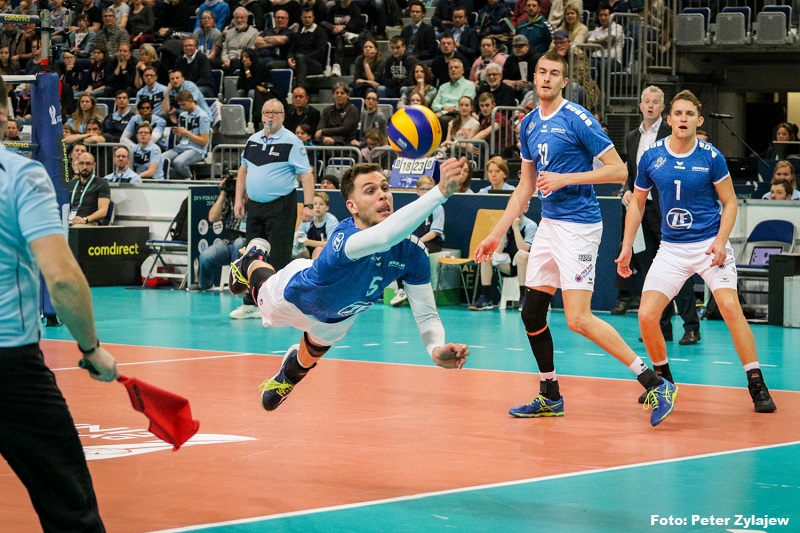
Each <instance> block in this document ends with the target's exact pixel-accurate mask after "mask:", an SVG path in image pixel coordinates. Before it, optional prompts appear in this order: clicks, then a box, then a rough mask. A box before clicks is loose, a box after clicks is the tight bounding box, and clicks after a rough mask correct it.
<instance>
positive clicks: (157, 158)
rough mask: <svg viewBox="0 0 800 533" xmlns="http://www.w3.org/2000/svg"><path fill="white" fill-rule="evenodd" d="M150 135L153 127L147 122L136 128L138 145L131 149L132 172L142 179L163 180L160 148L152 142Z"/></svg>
mask: <svg viewBox="0 0 800 533" xmlns="http://www.w3.org/2000/svg"><path fill="white" fill-rule="evenodd" d="M152 133H153V126H152V125H150V123H148V122H142V123H141V124H139V125H137V126H136V140H137V141H138V143H137V144H136V145H135V146H134V147H133V170H135V171H136V173H137V174H139V176H140V177H142V178H144V179H154V180H163V179H164V168H163V167H162V166H161V160H162V155H161V148H159V147H158V145H157V144H156V143H155V142H153V141H152V137H151V136H152Z"/></svg>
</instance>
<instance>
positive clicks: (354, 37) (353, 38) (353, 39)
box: [344, 31, 358, 44]
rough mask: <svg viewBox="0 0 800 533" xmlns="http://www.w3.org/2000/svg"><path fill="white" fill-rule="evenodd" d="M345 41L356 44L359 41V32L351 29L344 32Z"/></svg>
mask: <svg viewBox="0 0 800 533" xmlns="http://www.w3.org/2000/svg"><path fill="white" fill-rule="evenodd" d="M344 42H346V43H347V44H356V43H357V42H358V34H357V33H353V32H350V31H346V32H344Z"/></svg>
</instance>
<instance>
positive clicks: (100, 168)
mask: <svg viewBox="0 0 800 533" xmlns="http://www.w3.org/2000/svg"><path fill="white" fill-rule="evenodd" d="M117 148H125V149H126V150H127V151H128V156H129V157H130V159H131V160H133V154H132V151H131V148H132V147H130V146H128V145H127V144H121V143H97V144H87V145H86V151H87V152H89V153H90V154H92V155H93V156H94V163H95V171H94V172H95V175H97V176H98V177H101V178H102V177H103V176H107V175H108V174H111V173H112V172H113V171H114V151H116V149H117Z"/></svg>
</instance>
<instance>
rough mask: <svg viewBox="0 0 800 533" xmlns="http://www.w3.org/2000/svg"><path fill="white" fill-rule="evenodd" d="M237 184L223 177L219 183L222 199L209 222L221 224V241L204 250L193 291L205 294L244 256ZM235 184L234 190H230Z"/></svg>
mask: <svg viewBox="0 0 800 533" xmlns="http://www.w3.org/2000/svg"><path fill="white" fill-rule="evenodd" d="M235 183H236V182H235V181H234V180H232V179H231V178H227V177H226V178H222V180H221V181H220V182H219V196H217V200H216V201H215V202H214V205H212V206H211V209H209V210H208V221H209V222H211V223H212V224H214V223H216V222H220V221H221V222H222V227H223V228H224V232H223V234H222V236H221V237H222V238H220V239H217V240H215V241H214V243H213V244H212V245H211V246H209V247H208V248H206V249H205V250H203V252H202V253H201V254H200V258H199V261H198V267H199V268H198V270H197V283H192V284H191V285H189V287H188V290H189V291H190V292H205V291H207V290H209V289H211V288H212V287H213V286H214V282H215V281H217V280H219V279H220V273H221V272H222V267H224V266H228V265H230V263H231V261H235V260H236V259H238V258H239V256H240V255H241V254H240V253H239V249H240V248H244V247H245V246H246V245H247V241H246V240H245V219H244V218H238V217H237V216H236V215H235V214H234V212H233V201H234V195H233V194H231V193H232V192H233V191H235V190H236V185H235ZM231 185H233V187H231Z"/></svg>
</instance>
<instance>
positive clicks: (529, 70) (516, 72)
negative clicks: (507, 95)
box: [503, 0, 541, 100]
mask: <svg viewBox="0 0 800 533" xmlns="http://www.w3.org/2000/svg"><path fill="white" fill-rule="evenodd" d="M531 1H535V0H531ZM511 48H512V50H514V53H513V54H512V55H511V56H509V57H508V59H507V60H506V62H505V64H504V65H503V83H505V84H506V85H508V86H509V87H511V88H512V89H514V91H516V95H517V98H518V99H520V100H522V98H523V97H524V96H525V93H527V92H528V91H530V90H531V89H533V87H534V85H533V74H534V72H535V70H536V62H537V61H538V60H539V57H541V54H540V53H539V52H537V51H536V50H534V49H533V48H532V47H531V46H530V45H529V44H528V39H527V38H526V37H525V36H524V35H515V36H514V39H512V41H511Z"/></svg>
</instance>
